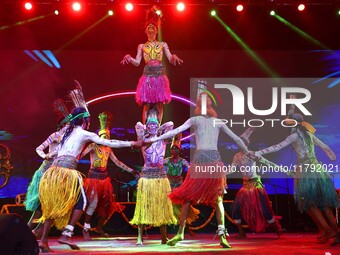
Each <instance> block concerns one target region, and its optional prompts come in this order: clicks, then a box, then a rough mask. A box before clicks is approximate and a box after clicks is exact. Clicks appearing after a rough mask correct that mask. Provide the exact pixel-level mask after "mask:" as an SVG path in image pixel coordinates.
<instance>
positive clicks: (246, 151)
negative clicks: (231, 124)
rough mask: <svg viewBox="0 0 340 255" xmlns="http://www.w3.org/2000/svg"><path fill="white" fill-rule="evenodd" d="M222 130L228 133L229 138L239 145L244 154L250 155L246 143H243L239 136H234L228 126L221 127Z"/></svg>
mask: <svg viewBox="0 0 340 255" xmlns="http://www.w3.org/2000/svg"><path fill="white" fill-rule="evenodd" d="M221 129H222V130H223V132H224V133H226V134H227V135H228V136H230V137H231V138H232V139H233V140H234V142H235V143H236V144H237V145H238V147H240V148H241V149H242V151H243V152H244V153H246V154H247V153H248V152H249V151H248V149H247V146H246V145H245V144H244V142H243V141H242V139H241V138H240V137H238V136H237V135H235V134H234V132H233V131H231V130H230V129H229V128H228V127H227V125H221Z"/></svg>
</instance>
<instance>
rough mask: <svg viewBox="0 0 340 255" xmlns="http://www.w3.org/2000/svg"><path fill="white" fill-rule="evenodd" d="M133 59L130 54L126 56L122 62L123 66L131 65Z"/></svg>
mask: <svg viewBox="0 0 340 255" xmlns="http://www.w3.org/2000/svg"><path fill="white" fill-rule="evenodd" d="M131 59H132V57H131V56H130V54H126V55H125V56H124V58H123V60H122V61H121V62H120V63H121V64H122V65H125V64H130V63H131Z"/></svg>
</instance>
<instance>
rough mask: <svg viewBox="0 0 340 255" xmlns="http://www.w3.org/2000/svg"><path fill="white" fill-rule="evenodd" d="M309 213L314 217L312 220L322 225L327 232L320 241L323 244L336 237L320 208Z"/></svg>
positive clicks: (311, 209)
mask: <svg viewBox="0 0 340 255" xmlns="http://www.w3.org/2000/svg"><path fill="white" fill-rule="evenodd" d="M308 213H309V214H312V215H313V216H312V219H313V220H315V224H317V225H320V226H321V228H322V229H323V230H324V232H325V235H324V236H323V238H322V239H321V240H320V242H321V243H325V242H327V241H328V240H329V239H330V238H332V237H334V236H335V234H336V232H334V230H333V229H332V228H331V227H330V226H329V225H328V223H327V221H326V220H325V218H324V216H323V215H322V213H321V211H320V209H319V208H317V207H312V208H310V209H308Z"/></svg>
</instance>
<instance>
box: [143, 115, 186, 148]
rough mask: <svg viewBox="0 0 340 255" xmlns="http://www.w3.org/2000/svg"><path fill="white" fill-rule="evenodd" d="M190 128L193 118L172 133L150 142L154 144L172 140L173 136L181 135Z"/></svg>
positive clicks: (171, 131)
mask: <svg viewBox="0 0 340 255" xmlns="http://www.w3.org/2000/svg"><path fill="white" fill-rule="evenodd" d="M190 126H191V118H190V119H188V120H187V121H186V122H184V123H183V124H182V125H181V126H179V127H178V128H175V129H173V130H170V131H168V132H166V133H165V134H163V135H161V136H158V137H156V138H152V139H150V142H152V143H153V142H157V141H160V140H165V139H168V138H171V137H173V136H175V135H177V134H179V133H182V132H183V131H184V130H187V129H188V128H190Z"/></svg>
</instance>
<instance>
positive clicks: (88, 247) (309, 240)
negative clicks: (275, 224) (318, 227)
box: [49, 233, 340, 255]
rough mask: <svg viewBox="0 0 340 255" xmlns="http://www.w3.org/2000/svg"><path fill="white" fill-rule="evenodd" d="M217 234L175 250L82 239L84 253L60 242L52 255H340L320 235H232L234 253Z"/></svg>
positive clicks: (153, 241)
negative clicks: (318, 238)
mask: <svg viewBox="0 0 340 255" xmlns="http://www.w3.org/2000/svg"><path fill="white" fill-rule="evenodd" d="M213 236H214V235H213V234H196V235H195V236H194V237H190V236H189V237H188V239H186V240H185V241H182V242H180V243H178V244H177V245H176V246H175V247H169V246H167V245H161V244H160V240H159V239H158V238H160V237H159V235H149V236H148V237H147V238H145V241H144V245H143V246H136V245H135V243H136V237H135V236H125V237H112V238H108V239H100V238H94V239H93V240H92V241H83V239H82V237H75V238H74V241H75V242H76V243H77V244H78V245H79V247H80V249H81V250H80V251H72V250H70V249H69V248H68V246H66V245H61V244H59V243H58V242H57V238H55V237H53V238H51V239H50V242H49V243H50V248H51V249H53V250H54V253H50V254H154V253H157V254H178V253H182V254H187V253H190V254H214V253H220V254H237V255H243V254H256V255H282V254H284V255H297V254H298V255H314V254H315V255H317V254H318V255H320V254H322V255H339V254H340V245H337V246H333V247H332V246H330V243H331V242H329V243H326V244H319V243H318V242H317V240H316V234H306V233H303V234H300V233H294V234H284V235H283V236H282V238H280V239H277V238H276V235H275V234H273V233H263V234H249V235H248V239H246V240H238V239H236V238H233V236H235V235H231V237H230V238H229V242H230V244H231V245H232V246H233V248H231V249H222V248H221V247H220V246H219V245H218V238H216V239H213Z"/></svg>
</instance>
